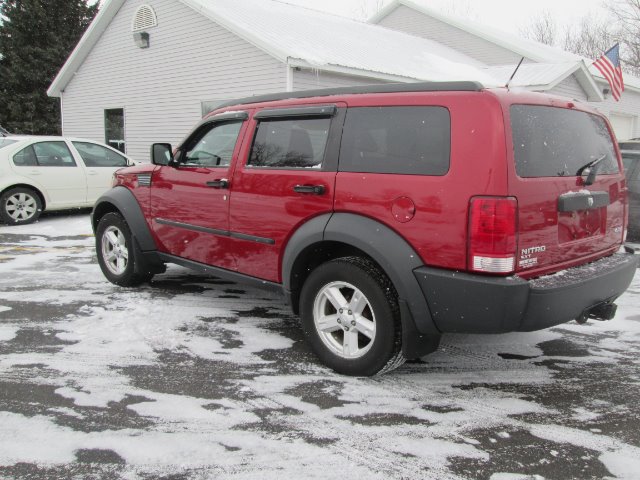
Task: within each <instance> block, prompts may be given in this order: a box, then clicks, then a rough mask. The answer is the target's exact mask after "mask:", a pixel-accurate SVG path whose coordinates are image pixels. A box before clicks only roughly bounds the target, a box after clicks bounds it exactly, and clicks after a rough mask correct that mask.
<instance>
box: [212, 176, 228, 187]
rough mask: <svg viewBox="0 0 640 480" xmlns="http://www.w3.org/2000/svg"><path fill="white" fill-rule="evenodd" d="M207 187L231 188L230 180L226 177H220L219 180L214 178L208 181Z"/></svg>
mask: <svg viewBox="0 0 640 480" xmlns="http://www.w3.org/2000/svg"><path fill="white" fill-rule="evenodd" d="M207 187H211V188H229V180H227V179H226V178H220V179H217V180H213V181H211V182H207Z"/></svg>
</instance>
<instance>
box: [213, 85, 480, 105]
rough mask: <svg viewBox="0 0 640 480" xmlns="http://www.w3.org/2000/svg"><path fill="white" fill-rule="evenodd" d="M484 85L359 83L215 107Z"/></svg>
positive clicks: (465, 89) (458, 89) (472, 88)
mask: <svg viewBox="0 0 640 480" xmlns="http://www.w3.org/2000/svg"><path fill="white" fill-rule="evenodd" d="M483 89H484V86H483V85H482V84H481V83H479V82H472V81H468V82H465V81H461V82H414V83H385V84H382V85H359V86H356V87H339V88H321V89H315V90H300V91H297V92H281V93H269V94H266V95H256V96H254V97H245V98H240V99H237V100H231V101H228V102H225V103H223V104H222V105H219V106H218V107H217V108H218V109H220V108H226V107H231V106H234V105H246V104H249V103H263V102H273V101H276V100H287V99H290V98H311V97H327V96H331V95H352V94H364V93H399V92H479V91H481V90H483Z"/></svg>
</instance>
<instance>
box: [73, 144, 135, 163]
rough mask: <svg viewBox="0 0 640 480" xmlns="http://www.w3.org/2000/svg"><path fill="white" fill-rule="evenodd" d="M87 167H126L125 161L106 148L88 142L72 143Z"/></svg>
mask: <svg viewBox="0 0 640 480" xmlns="http://www.w3.org/2000/svg"><path fill="white" fill-rule="evenodd" d="M72 143H73V146H74V147H76V150H78V153H79V154H80V156H81V157H82V160H83V161H84V164H85V165H86V166H87V167H126V166H127V165H128V164H127V159H126V158H125V157H123V156H122V155H120V154H119V153H116V152H114V151H113V150H110V149H108V148H106V147H103V146H101V145H96V144H95V143H89V142H72Z"/></svg>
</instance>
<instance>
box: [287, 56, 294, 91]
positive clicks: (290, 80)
mask: <svg viewBox="0 0 640 480" xmlns="http://www.w3.org/2000/svg"><path fill="white" fill-rule="evenodd" d="M285 68H286V69H287V85H286V91H287V92H293V67H292V66H291V65H289V59H288V58H287V64H286V65H285Z"/></svg>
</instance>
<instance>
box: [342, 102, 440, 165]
mask: <svg viewBox="0 0 640 480" xmlns="http://www.w3.org/2000/svg"><path fill="white" fill-rule="evenodd" d="M450 151H451V118H450V116H449V111H448V110H447V109H446V108H444V107H363V108H350V109H349V111H348V112H347V119H346V121H345V126H344V133H343V135H342V146H341V148H340V170H341V171H344V172H374V173H400V174H408V175H444V174H446V173H447V171H448V170H449V156H450Z"/></svg>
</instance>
